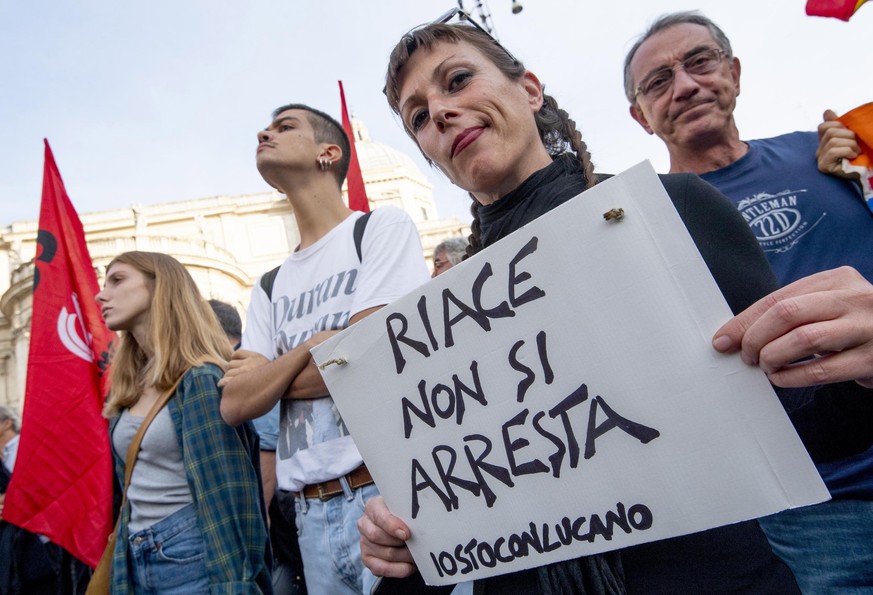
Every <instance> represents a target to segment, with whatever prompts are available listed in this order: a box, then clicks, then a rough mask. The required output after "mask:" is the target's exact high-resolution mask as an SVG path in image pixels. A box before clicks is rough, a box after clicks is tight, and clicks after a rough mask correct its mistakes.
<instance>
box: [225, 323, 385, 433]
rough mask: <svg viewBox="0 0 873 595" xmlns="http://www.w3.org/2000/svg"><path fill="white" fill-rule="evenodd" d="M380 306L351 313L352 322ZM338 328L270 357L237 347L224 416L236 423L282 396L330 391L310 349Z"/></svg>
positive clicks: (259, 412) (264, 410)
mask: <svg viewBox="0 0 873 595" xmlns="http://www.w3.org/2000/svg"><path fill="white" fill-rule="evenodd" d="M380 307H381V306H379V307H375V308H369V309H367V310H363V311H361V312H358V313H357V314H355V315H354V316H352V318H351V320H350V321H349V324H350V325H351V324H354V323H355V322H357V321H359V320H361V319H362V318H365V317H366V316H369V315H370V314H372V313H373V312H375V311H376V310H378V309H379V308H380ZM338 332H339V331H322V332H320V333H316V334H315V335H313V336H312V337H310V338H309V339H307V340H306V341H305V342H303V343H301V344H300V345H298V346H297V347H295V348H294V349H292V350H290V351H288V352H287V353H285V354H283V355H281V356H279V357H278V358H276V359H275V360H273V361H270V360H268V359H267V358H266V357H264V356H263V355H261V354H260V353H256V352H254V351H246V350H243V349H240V350H238V351H237V352H235V353H234V354H233V359H231V361H230V363H229V364H228V368H227V372H226V373H225V375H224V378H222V379H221V381H220V382H219V383H218V386H219V387H221V388H222V395H221V416H222V417H223V418H224V421H225V422H227V423H228V424H230V425H232V426H236V425H238V424H241V423H243V422H245V421H249V420H252V419H255V418H256V417H260V416H262V415H265V414H266V413H268V412H269V411H270V409H272V408H273V406H274V405H275V404H276V403H278V402H279V399H314V398H318V397H324V396H327V395H328V391H327V387H326V386H325V384H324V380H323V379H322V377H321V373H320V372H319V371H318V367H317V366H316V365H315V361H314V360H313V359H312V355H311V354H310V353H309V350H310V349H312V348H313V347H315V346H316V345H319V344H321V343H322V342H324V341H325V340H326V339H327V338H328V337H330V336H332V335H335V334H336V333H338Z"/></svg>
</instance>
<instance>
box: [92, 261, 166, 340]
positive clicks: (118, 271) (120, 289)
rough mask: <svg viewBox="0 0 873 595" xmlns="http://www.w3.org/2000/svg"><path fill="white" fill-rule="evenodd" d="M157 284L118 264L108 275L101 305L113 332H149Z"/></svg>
mask: <svg viewBox="0 0 873 595" xmlns="http://www.w3.org/2000/svg"><path fill="white" fill-rule="evenodd" d="M152 286H153V283H152V281H151V280H150V279H148V278H147V277H146V276H145V275H144V274H143V273H141V272H140V271H139V270H137V269H135V268H133V267H132V266H130V265H129V264H124V263H121V262H116V263H115V264H113V265H112V266H111V267H109V270H108V271H107V272H106V283H105V284H104V285H103V290H102V291H101V292H100V293H98V294H97V303H98V304H100V310H101V312H102V313H103V320H105V321H106V326H107V327H109V328H110V329H111V330H113V331H131V332H134V333H135V334H136V333H142V334H141V336H145V334H144V333H145V331H146V329H147V328H148V315H149V309H150V308H151V304H152Z"/></svg>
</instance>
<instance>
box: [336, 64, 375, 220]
mask: <svg viewBox="0 0 873 595" xmlns="http://www.w3.org/2000/svg"><path fill="white" fill-rule="evenodd" d="M337 82H338V83H339V88H340V100H341V101H342V104H343V130H345V131H346V136H348V137H349V145H350V146H351V149H352V159H351V161H350V162H349V173H348V175H347V176H346V180H347V181H348V189H349V208H350V209H352V210H354V211H363V212H365V213H367V212H369V210H370V201H369V200H367V189H366V188H364V177H363V176H362V175H361V166H360V164H359V163H358V153H357V151H355V134H354V131H352V122H351V120H349V112H348V110H347V109H346V94H345V93H344V92H343V82H342V81H337Z"/></svg>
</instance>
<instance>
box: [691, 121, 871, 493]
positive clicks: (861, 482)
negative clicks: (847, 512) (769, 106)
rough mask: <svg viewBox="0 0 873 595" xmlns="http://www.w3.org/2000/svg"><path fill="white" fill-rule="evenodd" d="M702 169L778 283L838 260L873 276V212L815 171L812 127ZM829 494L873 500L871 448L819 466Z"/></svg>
mask: <svg viewBox="0 0 873 595" xmlns="http://www.w3.org/2000/svg"><path fill="white" fill-rule="evenodd" d="M747 144H748V145H749V151H748V153H746V154H745V155H744V156H743V157H742V158H741V159H739V160H737V161H736V162H734V163H732V164H730V165H728V166H727V167H724V168H722V169H719V170H716V171H713V172H709V173H706V174H703V175H701V176H700V177H702V178H703V179H704V180H706V181H707V182H709V183H710V184H712V185H713V186H715V187H716V188H718V189H719V190H721V191H722V193H724V194H726V195H727V197H728V198H730V199H731V201H732V202H733V203H734V205H736V207H737V210H738V211H739V212H740V214H741V215H742V216H743V218H744V219H745V220H746V222H748V224H749V226H750V227H751V228H752V231H753V232H754V233H755V236H756V237H757V238H758V242H759V243H760V245H761V248H763V250H764V252H765V254H766V255H767V259H768V260H769V261H770V266H771V267H772V268H773V272H774V273H775V274H776V278H777V279H778V280H779V282H780V283H781V284H783V285H787V284H788V283H791V282H792V281H796V280H797V279H800V278H802V277H806V276H808V275H812V274H813V273H817V272H820V271H824V270H828V269H833V268H837V267H840V266H843V265H849V266H852V267H854V268H855V269H857V270H858V272H859V273H861V274H862V275H863V276H864V277H865V278H866V279H867V280H868V281H870V282H873V213H871V211H870V210H869V209H868V208H867V205H866V203H865V202H864V199H863V196H862V195H861V191H860V189H859V188H858V186H857V185H855V184H854V183H852V182H849V181H847V180H843V179H841V178H837V177H834V176H830V175H827V174H823V173H821V172H820V171H819V170H818V165H817V163H816V158H815V151H816V148H818V135H817V134H816V133H815V132H792V133H790V134H783V135H782V136H776V137H773V138H766V139H760V140H752V141H748V143H747ZM817 467H818V470H819V473H820V474H821V476H822V479H824V482H825V484H826V485H827V486H828V489H829V490H830V492H831V495H832V496H834V497H842V498H852V497H857V498H873V449H870V450H868V451H866V452H863V453H860V454H858V455H854V456H852V457H849V458H846V459H842V460H840V461H836V462H832V463H825V464H820V465H817Z"/></svg>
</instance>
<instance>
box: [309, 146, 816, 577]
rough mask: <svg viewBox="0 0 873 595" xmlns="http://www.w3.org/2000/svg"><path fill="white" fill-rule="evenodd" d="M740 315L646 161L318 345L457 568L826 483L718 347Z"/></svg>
mask: <svg viewBox="0 0 873 595" xmlns="http://www.w3.org/2000/svg"><path fill="white" fill-rule="evenodd" d="M615 207H621V208H623V209H624V212H625V216H624V218H623V219H622V220H620V221H617V222H616V221H605V220H604V217H603V213H604V212H606V211H609V210H610V209H612V208H615ZM713 225H718V222H713ZM730 316H731V312H730V310H729V309H728V307H727V304H726V303H725V302H724V299H723V298H722V296H721V293H720V292H719V290H718V288H717V286H716V284H715V282H714V281H713V279H712V277H711V275H710V274H709V271H708V269H707V268H706V265H705V264H704V262H703V260H702V259H701V257H700V255H699V253H698V252H697V250H696V248H695V246H694V244H693V242H692V240H691V238H690V236H689V235H688V233H687V231H686V230H685V227H684V225H683V224H682V221H681V220H680V218H679V216H678V214H677V213H676V211H675V209H674V208H673V206H672V204H671V202H670V199H669V197H668V196H667V194H666V192H665V191H664V189H663V186H661V184H660V182H659V180H658V179H657V177H656V176H655V174H654V171H653V170H652V169H651V166H650V165H648V164H647V163H643V164H640V165H638V166H636V167H634V168H632V169H630V170H628V171H627V172H625V173H624V174H621V175H620V176H616V177H614V178H612V179H610V180H607V181H606V182H603V183H601V184H598V185H597V186H596V187H595V188H593V189H591V190H589V191H587V192H585V194H584V196H583V197H579V198H577V199H574V200H571V201H569V202H568V203H566V204H564V205H562V206H560V207H558V208H556V209H554V210H553V211H552V212H550V213H549V214H547V215H545V216H543V217H541V218H539V219H537V220H536V221H534V222H533V223H531V224H530V225H527V226H526V227H524V228H523V229H521V230H519V231H517V232H516V233H513V234H512V235H510V236H509V237H507V238H505V239H503V240H501V241H500V242H498V243H497V244H495V245H494V246H492V247H490V248H489V249H487V250H485V251H483V252H481V253H479V254H477V255H476V256H475V257H474V258H471V259H468V260H466V261H464V262H463V263H461V264H460V265H458V266H456V267H454V268H452V269H451V270H450V271H448V272H447V273H445V274H443V275H441V276H440V277H438V278H436V279H434V280H433V281H431V282H429V283H427V284H426V285H424V286H422V287H421V288H419V289H418V290H416V291H414V292H412V293H411V294H409V295H407V296H405V297H403V298H402V299H400V300H398V301H397V302H395V303H393V304H391V305H389V306H387V307H385V308H383V309H382V310H379V311H378V312H376V313H375V314H373V315H371V316H369V317H367V318H366V319H364V320H362V321H361V322H359V323H358V324H355V325H354V326H353V327H351V328H349V329H348V330H346V331H344V332H342V333H340V334H338V335H337V336H335V337H332V338H331V339H330V340H329V341H326V342H325V343H323V344H322V345H320V346H319V347H317V348H316V349H314V350H313V355H314V357H315V360H316V362H318V363H319V364H322V363H324V362H327V361H329V360H334V359H337V358H339V359H341V360H343V361H344V362H346V363H340V364H331V365H327V366H326V367H325V368H324V371H323V374H324V378H325V381H326V383H327V385H328V388H329V389H330V392H331V394H332V395H333V398H334V400H335V401H336V404H337V407H338V408H339V411H340V413H341V414H342V416H343V419H344V420H345V422H346V424H347V425H348V428H349V430H350V432H351V434H352V436H353V438H354V440H355V442H356V443H357V445H358V447H359V449H360V451H361V453H362V455H363V457H364V460H365V461H366V463H367V466H368V467H369V469H370V471H371V473H372V474H373V477H374V478H375V480H376V483H377V485H378V486H379V489H380V490H381V492H382V494H383V495H384V497H385V500H386V502H387V504H388V507H389V508H390V509H391V511H392V512H393V513H394V514H396V515H397V516H399V517H401V518H402V519H403V520H404V521H405V522H406V523H408V525H409V527H410V529H411V531H412V535H413V538H412V539H411V540H410V541H409V547H410V548H411V550H412V553H413V556H414V557H415V560H416V563H417V564H418V567H419V569H420V570H421V572H422V574H423V576H424V578H425V580H426V581H427V582H428V583H430V584H449V583H456V582H459V581H464V580H470V579H474V578H480V577H486V576H491V575H496V574H503V573H507V572H511V571H515V570H520V569H523V568H529V567H534V566H540V565H543V564H546V563H549V562H554V561H558V560H564V559H570V558H575V557H578V556H583V555H588V554H593V553H597V552H601V551H606V550H611V549H618V548H622V547H626V546H630V545H634V544H638V543H643V542H649V541H654V540H658V539H664V538H667V537H672V536H677V535H683V534H687V533H693V532H696V531H701V530H703V529H707V528H712V527H716V526H720V525H726V524H729V523H734V522H738V521H741V520H746V519H751V518H756V517H760V516H764V515H767V514H771V513H774V512H777V511H779V510H783V509H786V508H793V507H797V506H802V505H806V504H810V503H814V502H820V501H823V500H826V499H827V498H828V497H829V496H828V493H827V491H826V489H825V487H824V485H823V484H822V482H821V479H820V478H819V476H818V474H817V473H816V470H815V468H814V466H813V465H812V463H811V461H810V460H809V457H808V456H807V454H806V452H805V450H804V448H803V446H802V444H801V443H800V440H799V439H798V437H797V435H796V433H795V432H794V429H793V428H792V426H791V424H790V422H789V420H788V418H787V416H786V415H785V413H784V411H783V410H782V407H781V406H780V404H779V402H778V399H777V398H776V396H775V394H774V393H773V390H772V388H771V387H770V385H769V383H768V381H767V379H766V377H765V376H764V374H763V373H762V372H761V371H760V370H758V369H757V368H752V367H749V366H746V365H744V364H743V363H742V362H741V360H740V358H739V356H737V355H730V356H726V355H721V354H719V353H717V352H716V351H715V350H713V348H712V347H711V338H712V335H713V333H714V332H715V331H716V330H717V329H718V327H719V326H720V325H721V324H723V323H724V322H725V321H727V320H728V319H729V318H730Z"/></svg>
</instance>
